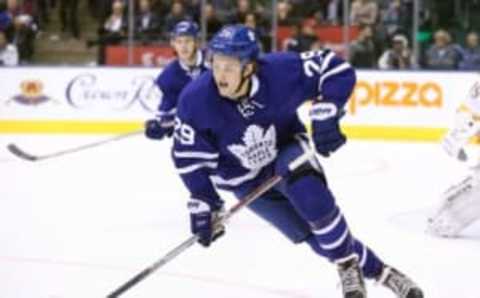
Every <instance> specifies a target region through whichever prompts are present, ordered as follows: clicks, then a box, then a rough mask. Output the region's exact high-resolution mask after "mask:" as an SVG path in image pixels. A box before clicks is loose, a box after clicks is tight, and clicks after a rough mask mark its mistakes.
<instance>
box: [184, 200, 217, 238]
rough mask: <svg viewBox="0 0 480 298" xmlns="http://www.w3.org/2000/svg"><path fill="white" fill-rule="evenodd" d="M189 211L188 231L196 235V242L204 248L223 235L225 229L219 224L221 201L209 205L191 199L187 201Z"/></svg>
mask: <svg viewBox="0 0 480 298" xmlns="http://www.w3.org/2000/svg"><path fill="white" fill-rule="evenodd" d="M187 206H188V210H189V211H190V230H191V232H192V234H195V235H198V236H199V240H198V242H199V243H200V244H201V245H203V246H204V247H208V246H210V244H211V243H212V242H213V241H215V240H217V239H218V238H219V237H221V236H223V235H224V234H225V227H224V226H223V225H222V224H219V222H220V220H221V218H222V216H223V213H224V209H223V201H221V200H216V201H215V202H214V203H212V204H209V203H207V202H206V201H203V200H199V199H195V198H191V199H190V201H188V205H187Z"/></svg>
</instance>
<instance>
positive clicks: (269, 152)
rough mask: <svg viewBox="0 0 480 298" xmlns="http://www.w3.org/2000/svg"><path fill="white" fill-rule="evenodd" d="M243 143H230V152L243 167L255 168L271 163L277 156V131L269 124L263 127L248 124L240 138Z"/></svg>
mask: <svg viewBox="0 0 480 298" xmlns="http://www.w3.org/2000/svg"><path fill="white" fill-rule="evenodd" d="M242 141H243V144H232V145H229V146H228V150H230V152H232V153H233V154H234V155H235V156H236V157H237V158H238V159H239V160H240V163H241V164H242V166H243V167H244V168H247V169H249V170H256V169H259V168H262V167H264V166H266V165H268V164H269V163H271V162H272V161H273V160H274V159H275V157H276V156H277V132H276V130H275V127H274V126H273V125H271V126H270V127H269V128H268V129H264V128H262V127H261V126H258V125H249V126H248V127H247V129H246V130H245V132H244V134H243V138H242Z"/></svg>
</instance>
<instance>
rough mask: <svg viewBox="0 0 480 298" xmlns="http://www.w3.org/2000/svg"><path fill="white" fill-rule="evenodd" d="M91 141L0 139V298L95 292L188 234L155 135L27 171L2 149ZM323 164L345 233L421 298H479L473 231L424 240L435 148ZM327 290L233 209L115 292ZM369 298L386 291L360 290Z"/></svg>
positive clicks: (329, 286) (320, 271)
mask: <svg viewBox="0 0 480 298" xmlns="http://www.w3.org/2000/svg"><path fill="white" fill-rule="evenodd" d="M101 138H103V137H102V136H51V135H36V136H31V135H22V136H14V135H0V185H1V186H0V298H76V297H82V298H90V297H94V298H95V297H105V296H106V295H107V294H108V293H109V292H110V291H112V290H114V289H115V288H116V287H117V286H119V285H121V284H122V283H123V282H125V281H126V280H128V279H129V278H130V277H132V276H133V275H135V274H136V273H138V272H139V271H140V270H141V269H143V268H144V267H146V266H148V265H150V264H151V263H152V262H154V261H155V260H157V259H158V258H160V257H162V256H163V255H164V254H165V253H166V252H167V251H168V250H169V249H171V248H173V247H175V246H176V245H177V244H179V243H180V242H182V241H183V240H185V239H186V238H188V237H189V232H188V217H187V212H186V208H185V202H186V199H187V193H186V191H185V190H184V188H183V186H182V184H181V182H180V180H179V178H178V177H177V176H176V174H175V172H174V169H173V165H172V163H171V161H170V158H169V152H168V147H169V143H170V142H169V141H167V142H151V141H147V140H145V139H144V138H143V137H135V138H132V139H128V140H123V141H119V142H117V143H114V144H110V145H106V146H103V147H98V148H95V149H91V150H87V151H84V152H81V153H77V154H72V155H68V156H64V157H61V158H58V159H51V160H45V161H41V162H36V163H31V162H26V161H21V160H17V159H16V158H15V157H13V156H12V155H10V153H9V152H7V151H6V150H5V146H6V144H7V143H9V142H15V143H16V144H18V145H19V146H20V147H22V148H24V149H25V150H26V151H30V152H32V153H36V154H42V153H49V152H52V151H56V150H58V149H64V148H68V147H70V146H77V145H80V144H84V143H88V142H90V141H94V140H98V139H101ZM324 166H325V168H326V171H327V173H328V174H329V175H328V176H329V181H330V185H331V186H332V188H333V190H334V193H335V194H336V196H337V198H338V202H339V204H340V206H341V207H342V208H343V211H344V213H345V214H346V217H347V219H348V221H349V223H350V226H351V229H352V230H353V232H354V234H355V235H356V236H357V237H358V238H360V239H362V240H363V241H364V242H366V243H367V244H369V245H370V246H371V247H372V248H373V249H374V250H375V251H376V252H377V253H378V254H379V255H380V256H381V257H383V259H384V260H385V261H386V262H388V263H391V264H393V265H395V266H396V267H398V268H399V269H401V270H402V271H405V272H406V273H408V274H409V275H410V276H411V277H413V278H414V279H415V280H416V281H417V282H418V283H419V284H420V285H421V286H422V287H423V288H424V290H425V292H426V297H428V298H479V297H480V283H479V276H480V225H476V226H473V227H471V228H470V229H469V230H468V231H466V232H465V234H464V235H463V237H462V238H460V239H453V240H452V239H438V238H433V237H431V236H428V235H426V234H425V233H424V229H425V221H426V217H427V214H428V212H429V210H431V207H432V206H433V205H434V204H435V203H436V202H437V200H438V195H439V194H440V193H441V192H442V191H443V190H444V188H446V187H447V186H448V184H449V183H452V182H455V181H456V180H459V179H461V178H462V174H463V173H464V169H463V167H462V166H461V165H458V164H456V163H455V162H454V161H451V160H449V159H448V158H447V157H446V156H445V154H444V153H443V152H442V151H441V148H440V147H439V146H438V145H437V144H422V143H411V144H406V143H382V142H363V141H362V142H360V141H350V142H349V143H348V144H347V145H346V146H345V147H343V148H342V149H341V150H340V151H339V152H338V153H336V154H335V155H334V156H333V157H332V158H331V159H330V160H327V161H325V163H324ZM227 202H228V203H229V204H232V203H233V202H234V201H232V199H230V198H229V199H228V200H227ZM337 282H338V278H337V273H336V269H335V267H334V266H333V265H331V264H329V263H327V262H325V261H324V260H322V259H320V258H319V257H317V256H316V255H315V254H313V252H311V251H310V250H309V249H308V248H307V247H305V246H302V245H301V246H293V245H291V244H290V243H289V242H288V241H287V240H285V239H283V237H282V236H280V235H279V234H278V233H277V232H276V231H275V230H274V229H272V228H270V227H269V226H268V225H266V224H265V223H264V222H262V221H261V220H259V219H257V218H256V217H254V216H253V215H252V214H250V213H249V212H248V211H246V212H243V211H242V212H240V213H239V214H238V216H237V217H236V218H235V219H234V220H232V222H231V224H230V225H229V226H228V228H227V234H226V235H225V237H223V238H222V239H221V240H219V241H218V242H216V243H215V244H214V245H213V247H211V248H209V249H203V248H201V247H200V246H195V247H193V248H191V249H190V250H188V251H186V252H185V253H184V254H182V255H181V256H179V257H178V258H177V259H175V260H173V261H172V262H171V263H169V264H167V265H166V266H165V267H162V268H160V269H159V270H158V271H157V272H156V273H154V274H153V275H151V276H150V277H149V278H147V279H145V280H144V281H143V282H141V283H139V284H138V285H137V286H135V287H134V288H132V289H131V290H130V291H128V292H127V293H126V294H125V295H124V296H122V297H138V298H140V297H149V298H150V297H152V298H155V297H158V298H165V297H168V298H187V297H188V298H189V297H192V298H275V297H277V298H320V297H322V298H337V297H340V296H341V293H340V290H339V288H338V287H337ZM369 297H371V298H389V297H392V298H393V295H392V294H391V293H389V292H388V291H386V290H385V289H383V288H381V287H378V286H375V285H374V284H373V283H369Z"/></svg>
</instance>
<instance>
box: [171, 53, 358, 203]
mask: <svg viewBox="0 0 480 298" xmlns="http://www.w3.org/2000/svg"><path fill="white" fill-rule="evenodd" d="M257 64H258V69H257V72H256V74H255V75H254V76H253V77H252V81H251V86H250V93H249V95H248V96H247V97H246V98H245V99H243V100H241V101H232V100H229V99H226V98H222V97H221V95H220V94H219V92H218V90H217V87H216V85H215V81H214V79H213V75H212V72H211V71H210V70H208V71H206V72H205V73H204V74H202V75H201V76H200V77H199V78H198V79H197V80H195V81H194V82H192V83H191V84H189V85H188V86H187V87H186V88H185V90H184V91H183V92H182V94H181V96H180V99H179V103H178V110H177V118H176V120H175V122H176V123H175V133H174V139H175V140H174V147H173V152H172V156H173V159H174V162H175V165H176V167H177V170H178V172H179V174H180V176H181V177H182V180H183V181H184V183H185V184H186V186H187V187H188V189H189V190H190V192H191V195H192V197H195V198H197V199H203V200H206V201H208V200H216V199H218V194H217V192H216V191H215V188H214V185H215V186H216V187H218V188H223V189H228V190H235V189H236V188H238V187H240V186H241V185H242V184H244V183H247V182H249V181H252V180H255V179H258V177H260V176H263V175H259V174H260V173H261V172H265V171H268V170H269V169H271V168H272V164H273V161H274V160H275V159H276V156H277V153H278V152H279V149H280V148H282V146H284V145H286V144H288V143H290V142H292V141H293V139H294V137H295V135H297V134H298V133H303V132H305V128H304V125H303V124H302V123H301V122H300V120H299V118H298V116H297V109H298V108H299V107H300V105H302V104H303V103H304V102H305V101H307V100H310V99H313V98H317V97H319V96H322V97H323V98H328V99H329V100H330V101H333V102H334V103H335V104H336V105H337V107H339V108H341V107H343V106H344V105H345V103H346V101H347V99H348V97H349V96H350V93H351V92H352V88H353V85H354V82H355V73H354V71H353V69H352V68H351V67H350V65H349V64H348V63H347V62H345V61H344V60H342V59H341V58H339V57H338V56H336V55H335V54H334V53H333V52H331V51H329V50H325V51H315V52H306V53H302V54H297V53H274V54H268V55H265V56H263V57H261V58H260V59H259V60H258V61H257ZM345 78H346V79H347V81H348V80H349V81H350V82H351V84H349V85H348V86H343V85H342V84H341V82H344V81H345V80H344V79H345Z"/></svg>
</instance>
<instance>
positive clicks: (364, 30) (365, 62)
mask: <svg viewBox="0 0 480 298" xmlns="http://www.w3.org/2000/svg"><path fill="white" fill-rule="evenodd" d="M375 53H376V48H375V43H374V42H373V29H372V27H371V26H368V25H362V26H361V28H360V33H359V34H358V38H357V40H355V41H354V42H353V43H352V44H351V45H350V50H349V56H350V57H349V61H350V63H351V64H352V65H353V66H355V67H358V68H374V67H375V66H376V65H377V59H376V55H375Z"/></svg>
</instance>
